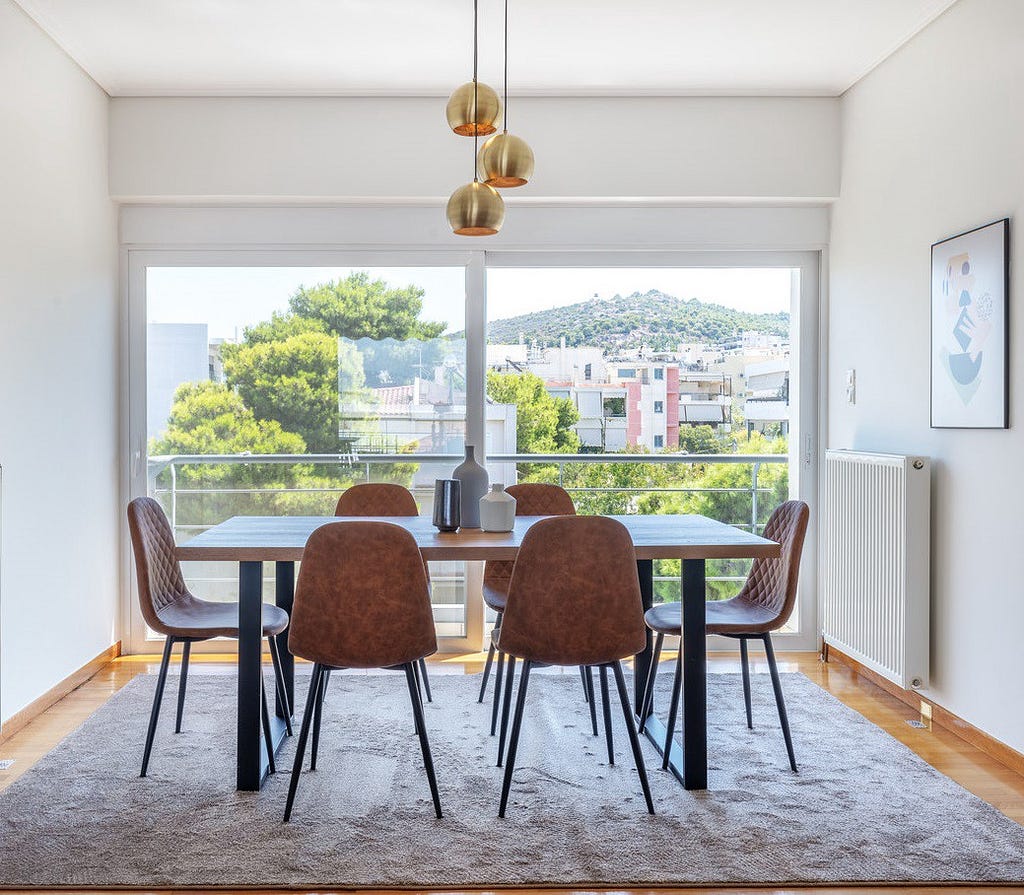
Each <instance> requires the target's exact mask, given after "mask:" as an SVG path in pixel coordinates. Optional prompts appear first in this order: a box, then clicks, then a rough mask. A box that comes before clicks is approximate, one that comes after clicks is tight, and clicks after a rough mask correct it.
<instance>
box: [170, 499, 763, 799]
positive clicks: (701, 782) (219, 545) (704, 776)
mask: <svg viewBox="0 0 1024 895" xmlns="http://www.w3.org/2000/svg"><path fill="white" fill-rule="evenodd" d="M543 518H546V517H544V516H517V517H516V520H515V527H514V528H513V530H512V531H510V532H485V531H481V530H480V529H459V530H458V531H455V532H442V531H439V530H438V529H437V528H435V527H434V526H433V524H432V523H431V520H430V519H429V518H428V517H424V516H411V517H394V516H389V517H386V518H378V519H377V520H376V521H380V522H389V523H391V524H394V525H400V526H401V527H403V528H405V529H406V530H407V531H409V532H410V533H411V534H412V535H413V537H414V538H415V539H416V543H417V545H418V546H419V549H420V552H421V554H422V555H423V558H424V559H425V560H427V561H465V562H473V561H481V560H506V561H507V560H512V561H514V560H515V558H516V554H517V553H518V551H519V546H520V544H521V543H522V540H523V536H524V535H525V534H526V532H527V531H529V529H530V527H531V526H532V525H534V524H535V523H536V522H538V521H539V520H540V519H543ZM611 518H614V519H617V520H618V521H619V522H621V523H622V524H623V525H624V526H625V527H626V529H627V530H628V531H629V534H630V537H631V538H632V540H633V546H634V550H635V552H636V564H637V574H638V576H639V580H640V594H641V600H642V608H643V610H644V611H646V610H647V609H649V608H650V607H651V606H652V605H653V603H654V561H655V560H659V559H678V560H681V567H682V568H681V587H680V593H681V597H682V604H683V611H682V637H681V644H680V648H681V649H682V653H683V655H682V666H683V686H682V742H681V743H679V742H678V741H676V740H675V739H673V741H672V745H671V746H670V756H669V758H670V761H669V768H670V770H671V771H672V773H673V774H674V775H675V776H676V778H677V779H678V780H679V781H680V782H681V783H682V784H683V786H684V787H686V789H691V790H702V789H707V781H708V770H707V768H708V757H707V644H706V632H705V600H706V563H707V560H711V559H756V558H771V557H777V556H779V555H780V548H779V545H778V544H777V543H775V542H774V541H770V540H768V539H766V538H762V537H760V536H758V535H756V534H753V533H751V532H747V531H744V530H742V529H740V528H737V527H734V526H731V525H726V524H725V523H722V522H718V521H716V520H714V519H709V518H707V517H705V516H698V515H648V516H639V515H630V516H613V517H611ZM373 519H374V517H366V516H360V517H358V521H360V522H365V521H368V520H369V521H373ZM345 521H356V517H344V516H233V517H232V518H230V519H227V520H226V521H224V522H222V523H220V524H219V525H215V526H213V527H212V528H209V529H207V530H206V531H203V532H201V533H200V534H198V535H196V536H195V537H194V538H192V539H191V540H189V541H186V542H185V543H184V544H181V545H179V546H178V547H177V548H176V552H177V557H178V559H179V560H181V561H229V562H233V563H234V562H237V563H238V597H239V599H238V607H239V609H238V615H239V617H238V698H237V739H236V744H237V745H236V749H237V773H236V787H237V788H238V789H239V790H248V791H255V790H259V789H260V788H261V786H262V784H263V782H264V780H265V779H266V776H267V773H268V760H267V754H266V750H265V749H264V748H262V736H263V732H262V723H261V685H262V680H261V678H262V673H263V669H262V639H261V638H262V630H261V612H262V609H261V604H262V602H263V565H264V563H267V562H272V563H274V565H275V573H274V583H275V587H274V600H275V602H276V604H277V605H278V606H280V607H281V608H282V609H284V610H285V611H286V612H289V613H290V612H291V608H292V602H293V600H294V596H295V564H296V563H297V562H301V561H302V554H303V550H304V549H305V546H306V542H307V541H308V540H309V536H310V535H311V534H312V533H313V532H314V531H315V530H316V529H317V528H319V527H320V526H322V525H326V524H328V523H333V522H345ZM356 561H358V558H356ZM585 561H586V558H585V557H578V556H567V557H565V562H566V563H573V562H585ZM278 646H279V647H280V653H281V659H282V664H283V666H284V669H283V672H284V678H285V690H286V693H287V698H288V704H287V705H285V704H282V701H281V700H280V698H278V699H277V701H276V705H275V711H274V712H273V713H272V714H271V719H270V720H271V724H270V729H271V734H270V735H271V739H272V741H273V747H274V749H275V750H276V749H278V748H279V747H280V745H281V743H282V742H283V740H284V737H285V735H286V724H285V718H286V716H288V715H289V714H290V713H291V712H292V707H294V704H295V700H294V697H295V668H294V658H293V657H292V654H291V652H290V651H289V650H288V632H287V630H286V631H284V632H283V633H282V634H279V635H278ZM652 652H653V650H652V637H651V632H650V631H648V632H647V644H646V646H645V648H644V650H643V651H642V652H640V653H638V654H637V655H636V657H635V659H634V666H633V673H634V700H635V701H634V709H635V711H640V708H641V706H642V704H643V690H644V686H645V683H646V680H647V674H648V670H649V668H650V663H651V659H652ZM645 722H646V723H645V724H644V733H645V734H646V736H647V737H648V739H649V740H650V741H651V742H652V743H653V744H654V746H655V747H656V748H657V749H658V751H659V753H662V750H663V748H664V743H665V739H666V736H665V735H666V730H665V726H664V725H663V724H662V723H661V721H660V719H659V718H658V716H657V714H656V713H655V712H654V706H653V704H652V706H651V708H650V714H649V716H648V717H647V718H646V719H645Z"/></svg>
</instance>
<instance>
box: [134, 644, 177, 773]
mask: <svg viewBox="0 0 1024 895" xmlns="http://www.w3.org/2000/svg"><path fill="white" fill-rule="evenodd" d="M174 643H175V639H174V638H173V637H168V638H167V640H166V641H164V657H163V659H162V660H161V662H160V674H159V676H158V677H157V679H156V693H154V694H153V708H152V709H151V710H150V712H149V730H147V731H146V747H145V749H143V751H142V773H141V774H139V776H140V777H145V776H146V771H147V770H148V769H149V754H150V753H151V752H152V751H153V737H154V736H155V735H156V722H157V719H158V718H159V717H160V702H161V700H162V699H163V698H164V684H166V683H167V666H168V665H169V664H170V662H171V648H172V647H173V646H174Z"/></svg>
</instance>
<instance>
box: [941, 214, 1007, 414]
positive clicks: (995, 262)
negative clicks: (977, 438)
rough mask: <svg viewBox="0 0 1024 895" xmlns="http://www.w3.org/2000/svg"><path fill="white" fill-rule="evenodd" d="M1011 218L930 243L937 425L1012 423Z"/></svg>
mask: <svg viewBox="0 0 1024 895" xmlns="http://www.w3.org/2000/svg"><path fill="white" fill-rule="evenodd" d="M1009 294H1010V221H1009V219H1008V218H1004V219H1003V220H1001V221H995V222H994V223H991V224H986V225H985V226H984V227H978V228H977V229H976V230H969V231H967V232H966V233H961V234H959V235H958V236H951V237H949V239H944V240H942V241H941V242H937V243H935V245H933V246H932V329H931V333H932V335H931V400H932V409H931V419H932V428H933V429H1005V428H1007V427H1008V426H1009V377H1010V364H1009V348H1010V328H1009V326H1008V325H1007V315H1008V312H1009Z"/></svg>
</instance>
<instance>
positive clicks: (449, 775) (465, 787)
mask: <svg viewBox="0 0 1024 895" xmlns="http://www.w3.org/2000/svg"><path fill="white" fill-rule="evenodd" d="M662 677H663V678H664V680H663V681H662V683H663V684H665V685H666V686H667V685H668V683H669V680H668V679H669V677H670V675H669V674H667V673H666V674H664V675H662ZM173 683H174V682H173V681H172V684H173ZM305 685H306V683H305V681H304V680H302V679H300V681H299V689H301V690H302V697H304V695H305ZM478 686H479V678H478V677H476V678H474V677H464V676H445V675H440V674H435V675H434V677H433V688H434V703H433V704H432V705H428V706H427V711H426V715H427V724H428V728H429V732H430V737H431V743H432V746H433V752H434V757H435V762H436V765H437V776H438V781H439V785H440V788H441V799H442V806H443V808H444V811H445V816H444V818H443V819H442V820H437V819H436V818H435V817H434V814H433V811H432V808H431V804H430V794H429V790H428V788H427V782H426V778H425V777H424V774H423V770H422V765H421V761H420V755H419V750H418V745H417V740H416V738H415V736H414V733H413V728H412V721H411V717H410V709H409V703H408V695H407V691H406V689H405V681H404V677H403V676H402V675H398V674H380V675H362V674H360V675H354V674H353V675H348V676H346V675H344V674H341V675H338V674H336V675H334V677H333V678H332V681H331V690H330V693H329V696H328V703H327V709H326V711H325V724H324V731H323V740H322V743H321V754H320V762H319V769H318V770H317V771H316V772H314V773H304V774H303V777H302V781H301V784H300V787H299V793H298V798H297V801H296V807H295V814H294V815H293V818H292V822H291V823H290V824H288V825H284V824H282V823H281V815H282V811H283V808H284V802H285V794H286V791H287V787H288V781H289V772H288V771H289V769H290V766H291V758H292V757H293V755H294V740H292V741H288V742H287V743H286V744H285V746H284V747H283V748H282V750H281V755H280V759H279V767H280V770H279V771H278V774H277V775H276V776H275V777H273V778H271V780H270V781H269V782H268V784H267V785H266V787H265V788H264V790H263V791H262V792H260V793H237V792H235V790H234V789H233V781H234V768H233V761H234V731H233V712H234V680H233V678H231V677H224V676H203V675H201V674H196V675H195V676H194V677H193V679H192V680H190V682H189V699H188V704H187V706H186V715H185V729H184V730H183V732H182V733H181V734H179V735H177V736H175V735H174V734H173V733H172V723H173V696H172V690H173V688H172V687H169V688H168V693H167V695H166V697H165V699H166V702H165V707H164V708H165V711H164V717H163V718H162V719H161V729H160V731H159V733H158V736H157V741H156V746H155V749H154V754H153V762H152V766H151V771H150V773H151V776H150V777H149V778H148V779H146V780H141V779H139V777H138V776H137V775H138V767H139V760H140V754H141V746H142V742H143V738H144V734H145V725H146V721H147V715H148V708H149V702H150V699H151V694H152V692H153V687H154V679H153V678H152V677H149V678H146V677H140V678H137V679H136V680H134V681H133V682H132V683H131V684H129V685H128V686H127V687H125V688H124V689H123V690H122V691H121V692H120V693H118V694H117V695H116V696H114V697H113V698H112V699H111V700H110V702H108V703H107V704H106V705H105V706H104V707H103V708H101V709H100V710H99V711H97V712H96V714H95V715H94V716H93V717H92V718H91V719H90V720H89V721H87V722H86V723H85V725H84V726H83V727H82V728H80V729H79V730H78V731H76V732H75V733H74V734H72V735H71V736H70V737H68V738H67V739H66V740H65V741H64V742H63V743H61V744H60V746H58V747H57V748H56V749H55V750H54V751H53V752H51V753H50V754H49V755H48V756H46V757H45V758H44V759H43V760H41V761H40V762H39V764H38V765H37V766H36V767H35V768H34V769H33V770H31V771H30V772H29V773H27V774H26V775H25V776H23V777H22V778H21V779H20V780H18V781H16V782H15V783H14V784H12V785H11V786H10V787H9V788H8V789H7V790H6V791H4V792H3V793H0V885H4V886H8V887H19V886H48V887H49V886H56V887H62V886H63V887H85V886H90V887H93V886H95V887H111V886H139V887H141V886H146V887H156V886H196V887H208V886H282V887H337V888H343V887H427V886H429V887H449V888H451V887H460V886H479V887H495V886H527V885H530V886H545V885H552V886H554V885H558V886H576V887H581V886H599V885H600V886H627V885H645V886H646V885H685V884H713V883H775V884H783V883H841V882H874V881H894V880H906V881H920V882H933V881H964V882H975V881H993V882H996V881H1004V882H1007V881H1012V882H1022V881H1024V827H1021V826H1018V825H1017V824H1016V823H1014V822H1013V821H1011V820H1009V819H1008V818H1006V817H1004V816H1003V815H1002V814H1000V813H999V812H998V811H996V810H995V809H994V808H992V807H991V806H989V805H988V804H986V803H985V802H983V801H981V800H980V799H978V798H976V797H974V796H973V795H971V794H969V793H968V792H966V791H965V790H963V789H961V788H960V787H959V786H957V785H956V784H954V783H953V782H951V781H950V780H949V779H947V778H946V777H944V776H943V775H941V774H939V773H938V772H936V771H934V770H933V769H932V768H931V767H929V766H928V765H927V764H925V763H924V762H923V761H921V760H920V759H919V758H917V756H915V755H914V754H913V753H912V752H911V751H910V750H908V749H907V748H905V747H904V746H903V745H901V744H900V743H898V742H897V741H895V740H894V739H892V738H891V737H889V736H888V735H887V734H885V733H884V732H882V731H881V730H880V729H878V728H877V727H875V726H874V725H872V724H870V723H869V722H867V721H866V720H864V719H863V718H862V717H861V716H860V715H858V714H857V713H855V712H853V711H852V710H850V709H848V708H846V707H845V706H844V705H842V704H841V703H840V702H839V701H838V700H836V699H834V698H833V697H832V696H831V695H829V694H828V693H826V692H825V691H823V690H821V689H820V688H819V687H817V686H815V685H814V684H812V683H811V682H810V681H809V680H808V679H807V678H805V677H803V676H802V675H798V674H788V675H785V676H784V679H783V686H784V687H785V690H786V696H787V700H788V703H789V707H790V714H791V720H792V726H793V734H794V739H795V743H796V750H797V759H798V761H799V762H800V773H799V774H798V775H796V774H793V773H792V772H791V771H790V770H789V768H788V764H787V761H786V753H785V747H784V745H783V741H782V735H781V731H780V730H779V728H778V722H777V717H776V715H775V708H774V703H773V701H772V696H771V686H770V682H769V680H768V678H767V677H766V676H763V675H756V676H755V677H754V694H755V704H754V712H755V716H754V717H755V729H754V730H753V731H749V730H747V728H746V725H745V722H744V717H743V700H742V695H741V690H740V684H739V680H738V676H737V675H732V674H713V675H711V678H710V683H709V702H710V718H711V723H712V727H711V730H710V733H709V739H710V754H711V771H710V789H709V790H708V791H707V792H702V793H688V792H686V791H685V790H683V789H682V787H681V786H679V784H678V783H676V781H675V780H674V778H672V777H670V776H669V775H668V774H666V773H665V772H662V771H661V770H660V763H659V761H658V759H657V757H656V755H655V753H654V750H653V749H651V747H650V745H649V744H646V743H645V745H644V749H645V750H646V754H647V766H648V769H649V773H650V776H651V785H652V789H653V794H654V799H655V805H656V808H657V812H658V813H657V815H656V816H655V817H650V816H649V815H648V814H647V813H646V812H645V809H644V803H643V796H642V794H641V792H640V787H639V781H638V780H637V777H636V773H635V772H634V770H633V767H632V761H631V758H630V754H629V747H628V742H627V740H626V736H625V729H624V727H623V726H622V718H621V714H619V713H618V706H617V701H616V702H615V704H614V705H613V709H614V710H615V715H616V716H617V717H616V718H615V733H616V755H617V759H616V764H615V765H614V766H613V767H609V766H608V764H607V756H606V753H605V746H604V741H603V739H601V738H594V737H593V736H591V735H590V722H589V716H588V714H587V713H586V712H587V710H586V706H585V704H584V702H583V700H582V698H581V687H580V683H579V679H578V677H576V676H575V675H573V674H565V675H552V674H542V673H538V674H536V675H535V676H534V678H533V680H532V681H531V687H530V696H531V699H530V701H529V702H528V704H527V712H526V718H525V721H524V727H523V739H522V743H521V748H520V755H519V770H518V771H517V772H516V774H515V778H514V781H515V782H514V786H513V790H512V797H511V801H510V805H509V812H508V817H507V819H505V820H499V819H498V818H497V817H496V814H497V803H498V796H499V793H500V786H501V771H500V770H499V769H497V768H495V767H494V758H495V749H496V741H495V740H494V739H492V738H491V737H489V736H487V729H486V728H487V723H488V720H489V706H488V705H487V704H486V703H485V704H484V705H479V704H477V702H476V692H477V688H478ZM613 693H614V687H613ZM613 700H615V697H614V696H613ZM666 703H667V700H666V699H665V698H664V694H663V695H662V697H661V705H662V706H664V705H665V704H666Z"/></svg>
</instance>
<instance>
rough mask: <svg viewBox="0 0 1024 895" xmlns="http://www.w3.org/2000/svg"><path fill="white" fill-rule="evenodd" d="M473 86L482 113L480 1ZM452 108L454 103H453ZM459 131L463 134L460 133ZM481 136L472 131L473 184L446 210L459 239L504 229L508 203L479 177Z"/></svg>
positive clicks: (476, 105)
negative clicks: (479, 138) (479, 77)
mask: <svg viewBox="0 0 1024 895" xmlns="http://www.w3.org/2000/svg"><path fill="white" fill-rule="evenodd" d="M463 86H465V85H463ZM470 86H471V87H472V88H473V96H472V107H473V108H474V109H479V103H478V101H477V100H478V96H477V94H478V91H479V89H480V87H482V86H483V85H481V84H479V83H478V81H477V0H473V80H472V82H471V85H470ZM459 89H460V90H461V89H462V88H459ZM488 89H490V88H488ZM492 92H493V91H492ZM456 93H458V91H456ZM453 97H454V94H453ZM495 99H497V95H495ZM450 107H451V101H449V108H450ZM450 121H451V118H450V116H449V122H450ZM477 123H479V122H477ZM453 129H454V128H453ZM493 130H494V129H493V128H492V129H491V131H487V133H492V132H493ZM455 131H456V133H459V131H458V129H455ZM480 133H481V131H480V130H479V129H478V128H475V129H474V130H473V131H472V137H473V167H474V175H473V180H472V182H470V183H467V184H465V185H464V186H460V187H459V188H458V189H457V190H456V191H455V192H454V193H452V194H451V197H450V198H449V199H448V207H447V209H446V213H447V215H448V224H449V226H450V227H451V228H452V232H453V233H455V234H456V235H457V236H493V235H494V234H495V233H497V232H498V231H499V230H500V229H501V225H502V223H503V222H504V220H505V200H504V199H502V198H501V196H500V195H499V194H498V191H497V190H496V189H494V187H492V186H488V185H487V184H486V183H481V182H480V179H479V177H478V176H477V175H476V171H475V169H476V158H477V142H478V137H479V135H480Z"/></svg>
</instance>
